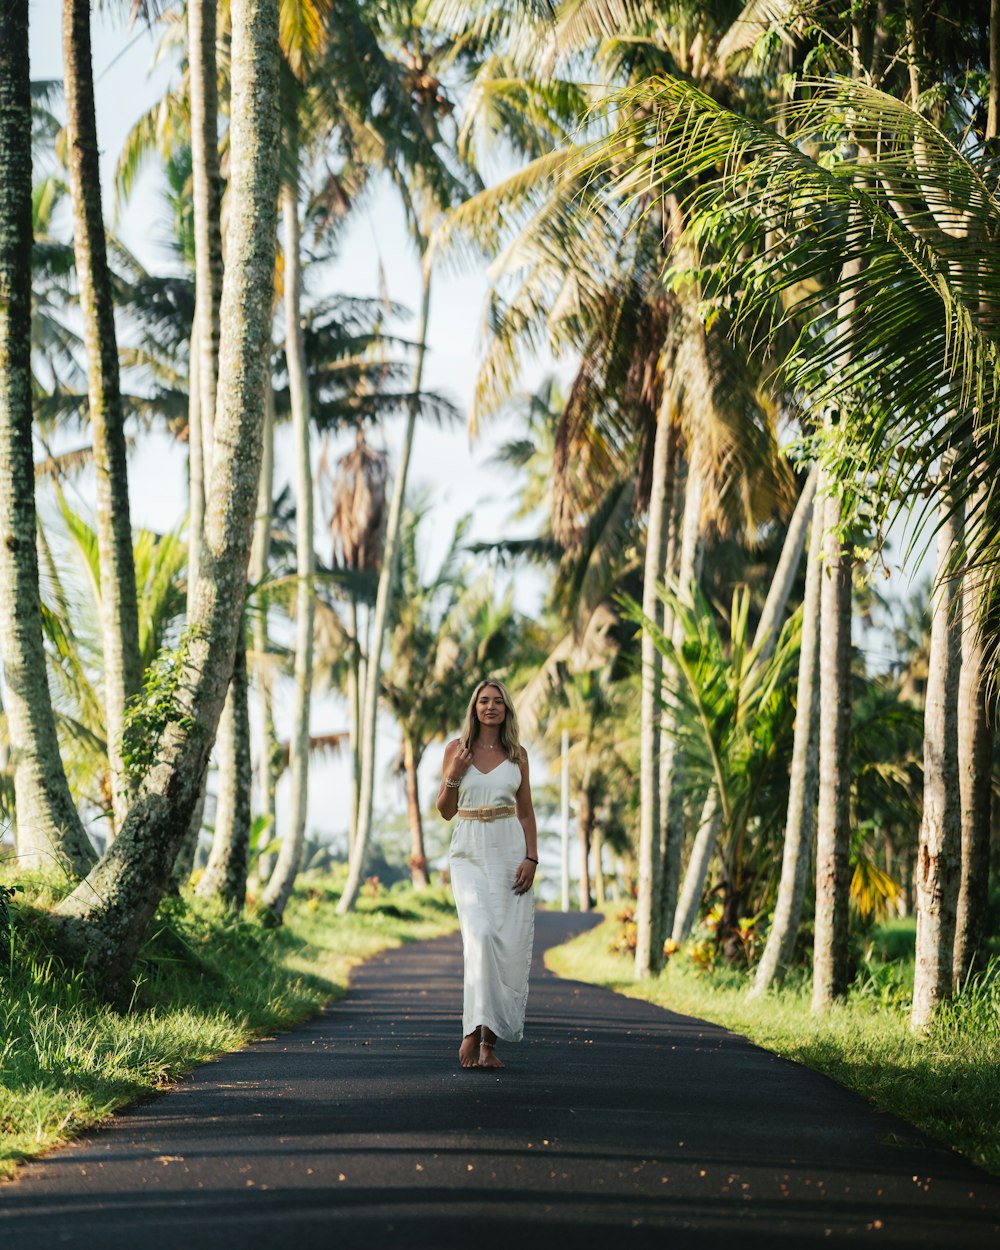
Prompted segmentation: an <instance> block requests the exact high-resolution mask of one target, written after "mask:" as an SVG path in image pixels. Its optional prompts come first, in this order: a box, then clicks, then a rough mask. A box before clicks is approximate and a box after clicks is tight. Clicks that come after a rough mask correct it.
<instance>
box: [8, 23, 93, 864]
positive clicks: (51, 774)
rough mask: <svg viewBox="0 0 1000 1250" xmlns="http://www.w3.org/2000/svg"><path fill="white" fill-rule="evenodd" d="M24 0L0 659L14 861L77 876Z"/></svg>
mask: <svg viewBox="0 0 1000 1250" xmlns="http://www.w3.org/2000/svg"><path fill="white" fill-rule="evenodd" d="M29 72H30V71H29V65H28V0H11V2H10V3H5V4H3V5H2V6H0V595H2V598H3V603H4V610H3V611H2V612H0V655H2V657H3V670H4V687H5V691H4V703H5V711H6V714H7V726H8V737H9V741H10V752H11V755H12V757H13V760H14V795H15V819H16V832H17V851H18V864H19V866H20V867H23V868H35V869H37V868H42V869H53V868H61V869H63V870H64V871H66V872H69V873H70V874H72V875H73V876H74V877H77V876H83V875H84V874H85V873H86V872H87V871H88V869H89V868H90V867H91V865H92V864H93V863H94V861H95V860H96V858H97V857H96V855H95V853H94V848H93V847H92V846H91V845H90V841H89V839H88V838H87V835H86V834H85V833H84V831H83V826H82V824H81V823H80V817H79V815H78V814H77V811H76V807H75V806H74V804H73V799H72V796H71V795H70V791H69V786H68V784H67V782H66V773H65V771H64V770H63V764H62V758H61V757H60V754H59V741H58V738H57V736H56V724H55V717H54V716H53V714H52V703H51V700H50V697H49V687H48V679H47V674H46V669H45V649H44V645H43V642H42V617H41V605H40V598H39V589H38V556H37V553H36V546H35V535H36V532H37V521H36V515H35V468H34V459H33V453H32V445H31V423H32V410H31V263H30V258H31V246H32V235H31V86H30V80H29Z"/></svg>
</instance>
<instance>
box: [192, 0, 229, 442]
mask: <svg viewBox="0 0 1000 1250" xmlns="http://www.w3.org/2000/svg"><path fill="white" fill-rule="evenodd" d="M187 18H188V95H189V99H190V102H191V184H192V197H191V207H192V210H193V215H194V255H195V274H194V282H195V319H196V322H197V326H198V333H197V335H196V336H195V337H196V340H197V349H198V351H197V356H196V357H195V360H194V368H193V369H192V372H193V373H194V375H195V377H196V378H197V380H198V391H199V398H200V410H201V413H202V422H203V428H204V425H206V424H207V425H208V427H209V429H211V428H212V427H213V426H214V422H215V395H216V387H217V381H218V372H219V305H220V302H221V300H222V224H221V223H222V176H221V173H220V170H219V78H218V70H217V68H216V57H215V45H216V38H217V4H216V0H187ZM208 454H209V458H210V457H211V448H209V449H208Z"/></svg>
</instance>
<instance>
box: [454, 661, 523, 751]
mask: <svg viewBox="0 0 1000 1250" xmlns="http://www.w3.org/2000/svg"><path fill="white" fill-rule="evenodd" d="M486 686H495V687H496V688H497V690H499V691H500V697H501V699H503V705H504V707H505V708H506V709H507V715H506V716H505V717H504V718H503V724H502V725H501V726H500V745H501V746H502V747H503V749H504V750H505V751H506V752H507V755H508V757H509V758H510V759H512V760H513V761H514V763H515V764H519V763H520V762H521V737H520V733H519V731H518V727H517V713H516V712H515V711H514V700H513V699H512V698H511V697H510V691H509V690H508V689H507V687H506V686H505V685H504V684H503V682H502V681H498V680H497V678H496V677H485V678H483V680H482V681H481V682H480V683H479V685H478V686H477V687H476V688H475V690H473V692H472V698H471V699H470V700H469V707H468V710H467V712H466V713H465V723H464V724H463V726H462V732H461V733H460V734H459V735H458V740H459V742H461V744H462V746H463V747H465V749H466V750H467V751H471V750H472V744H473V743H474V742H475V740H476V739H477V738H478V737H479V717H478V716H477V715H476V702H477V700H478V699H479V696H480V694H481V693H482V691H483V689H484V688H485V687H486Z"/></svg>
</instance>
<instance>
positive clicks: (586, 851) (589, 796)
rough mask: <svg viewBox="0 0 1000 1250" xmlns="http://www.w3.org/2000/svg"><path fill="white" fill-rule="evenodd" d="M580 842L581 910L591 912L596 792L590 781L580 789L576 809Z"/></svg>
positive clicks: (585, 782) (586, 781)
mask: <svg viewBox="0 0 1000 1250" xmlns="http://www.w3.org/2000/svg"><path fill="white" fill-rule="evenodd" d="M576 831H577V837H578V838H579V842H580V883H579V884H580V895H579V897H580V910H581V911H582V912H587V911H590V844H591V842H592V841H593V837H594V791H593V789H592V787H591V785H590V782H589V781H588V780H585V781H584V783H583V785H582V786H581V787H580V793H579V796H578V798H577V808H576Z"/></svg>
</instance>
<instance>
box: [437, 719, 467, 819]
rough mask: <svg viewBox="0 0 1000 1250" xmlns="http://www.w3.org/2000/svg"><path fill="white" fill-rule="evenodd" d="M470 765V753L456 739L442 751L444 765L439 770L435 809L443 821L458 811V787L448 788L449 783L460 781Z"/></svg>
mask: <svg viewBox="0 0 1000 1250" xmlns="http://www.w3.org/2000/svg"><path fill="white" fill-rule="evenodd" d="M471 763H472V752H471V751H467V750H466V749H465V748H464V747H463V746H462V744H461V742H459V741H458V739H457V738H456V739H455V740H454V741H453V742H449V743H448V745H447V746H446V747H445V749H444V765H443V767H442V769H441V784H440V786H439V787H438V792H437V809H438V811H439V812H440V813H441V815H442V816H443V817H444V819H445V820H451V818H452V817H453V816H454V815H455V813H456V812H457V811H458V786H449V785H448V784H447V783H448V781H449V780H451V781H461V780H462V778H463V777H464V776H465V774H466V772H467V771H468V769H469V765H470V764H471Z"/></svg>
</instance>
